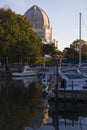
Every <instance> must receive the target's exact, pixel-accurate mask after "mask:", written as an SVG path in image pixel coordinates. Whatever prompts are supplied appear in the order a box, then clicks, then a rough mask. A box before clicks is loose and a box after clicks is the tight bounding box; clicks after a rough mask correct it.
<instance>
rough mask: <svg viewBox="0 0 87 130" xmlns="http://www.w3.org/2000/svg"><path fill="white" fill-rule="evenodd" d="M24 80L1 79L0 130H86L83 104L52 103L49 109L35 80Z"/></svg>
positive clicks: (85, 113)
mask: <svg viewBox="0 0 87 130" xmlns="http://www.w3.org/2000/svg"><path fill="white" fill-rule="evenodd" d="M33 79H34V78H33ZM25 80H26V81H27V86H26V84H25V83H26V82H24V81H25ZM24 81H23V79H3V80H0V130H48V129H50V130H87V103H86V102H70V101H68V102H64V101H57V102H55V101H51V102H49V108H48V107H47V106H46V98H45V97H44V96H43V94H42V91H41V90H42V86H41V85H39V84H38V82H37V79H36V80H31V78H30V80H29V79H28V78H27V79H24Z"/></svg>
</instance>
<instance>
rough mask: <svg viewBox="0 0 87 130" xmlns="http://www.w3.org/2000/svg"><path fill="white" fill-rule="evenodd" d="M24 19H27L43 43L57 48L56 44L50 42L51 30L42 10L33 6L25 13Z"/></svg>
mask: <svg viewBox="0 0 87 130" xmlns="http://www.w3.org/2000/svg"><path fill="white" fill-rule="evenodd" d="M24 17H25V18H27V19H29V21H30V23H31V25H32V27H33V28H34V31H35V32H36V33H37V34H38V35H39V36H40V37H41V39H42V41H43V43H45V44H51V43H54V44H55V47H57V48H58V42H57V41H56V40H54V41H53V40H52V28H51V27H50V21H49V17H48V16H47V14H46V13H45V11H44V10H43V9H41V8H40V7H38V6H36V5H34V6H32V7H31V8H30V9H28V10H27V11H26V12H25V14H24Z"/></svg>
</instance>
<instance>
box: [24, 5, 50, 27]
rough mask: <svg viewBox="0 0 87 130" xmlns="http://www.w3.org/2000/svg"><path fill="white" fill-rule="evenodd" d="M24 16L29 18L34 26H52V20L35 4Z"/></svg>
mask: <svg viewBox="0 0 87 130" xmlns="http://www.w3.org/2000/svg"><path fill="white" fill-rule="evenodd" d="M24 16H25V17H26V18H27V19H29V21H30V23H31V25H32V26H33V27H34V28H42V27H45V28H50V21H49V18H48V16H47V14H46V13H45V12H44V11H43V10H42V9H41V8H40V7H38V6H36V5H34V6H32V7H31V8H30V9H28V10H27V11H26V12H25V14H24Z"/></svg>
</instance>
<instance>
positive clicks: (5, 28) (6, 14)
mask: <svg viewBox="0 0 87 130" xmlns="http://www.w3.org/2000/svg"><path fill="white" fill-rule="evenodd" d="M41 45H42V43H41V39H40V37H39V36H38V35H37V34H36V33H35V32H34V31H33V29H32V27H31V25H30V23H29V21H28V20H27V19H26V18H24V17H23V16H21V15H17V14H15V13H14V12H12V11H11V10H10V9H7V10H5V9H0V60H2V58H4V57H6V56H7V57H8V59H9V62H10V63H12V62H17V61H19V62H20V59H21V58H22V61H27V59H28V61H29V59H30V58H31V59H34V60H31V61H32V63H36V62H38V61H37V58H36V57H40V56H41Z"/></svg>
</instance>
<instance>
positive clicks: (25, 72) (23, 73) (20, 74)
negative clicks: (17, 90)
mask: <svg viewBox="0 0 87 130" xmlns="http://www.w3.org/2000/svg"><path fill="white" fill-rule="evenodd" d="M35 75H37V71H36V70H35V69H33V68H31V67H30V66H28V65H26V66H24V67H23V71H21V72H13V73H12V77H27V76H35Z"/></svg>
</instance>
